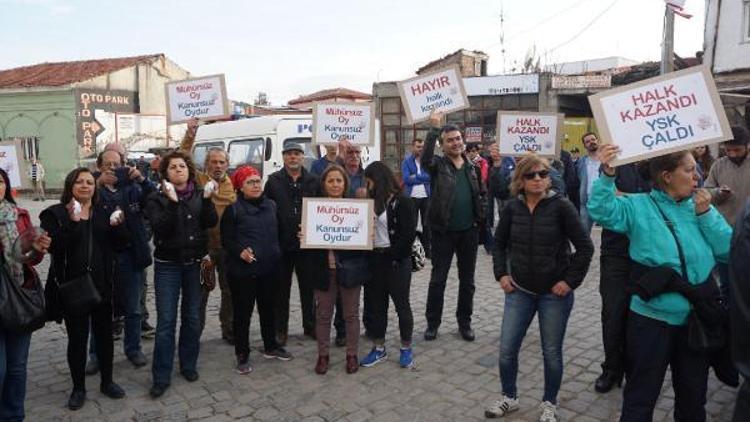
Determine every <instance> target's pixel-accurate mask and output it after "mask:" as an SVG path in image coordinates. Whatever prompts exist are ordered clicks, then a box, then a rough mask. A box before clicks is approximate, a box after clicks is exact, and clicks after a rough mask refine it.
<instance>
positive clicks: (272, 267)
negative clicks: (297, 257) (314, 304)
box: [221, 166, 292, 375]
mask: <svg viewBox="0 0 750 422" xmlns="http://www.w3.org/2000/svg"><path fill="white" fill-rule="evenodd" d="M232 184H234V187H235V189H236V190H237V202H235V203H233V204H232V205H230V206H229V207H227V209H226V211H224V214H223V215H222V217H221V244H222V246H223V247H224V250H225V251H226V253H227V254H226V257H227V261H226V264H227V279H228V281H229V288H230V290H231V292H232V306H233V309H234V322H233V325H234V327H233V333H234V351H235V354H236V355H237V367H236V371H237V373H238V374H240V375H245V374H249V373H250V372H251V371H252V370H253V367H252V366H251V364H250V359H249V355H250V345H249V331H250V316H251V315H252V313H253V307H254V306H255V303H256V302H257V303H258V314H260V331H261V336H262V337H263V356H264V357H265V358H267V359H279V360H284V361H287V360H290V359H292V355H291V354H290V353H289V352H287V351H286V350H284V349H283V348H282V347H281V346H280V345H279V343H278V342H277V341H276V327H275V326H274V322H275V321H274V301H275V297H276V292H277V289H278V276H279V273H278V272H279V266H280V264H281V248H280V247H279V229H278V223H277V219H276V203H274V202H273V201H272V200H270V199H268V198H266V197H265V195H263V185H262V184H263V179H262V178H261V177H260V173H258V170H256V169H255V168H253V167H250V166H242V167H240V168H238V169H237V170H235V172H234V174H232Z"/></svg>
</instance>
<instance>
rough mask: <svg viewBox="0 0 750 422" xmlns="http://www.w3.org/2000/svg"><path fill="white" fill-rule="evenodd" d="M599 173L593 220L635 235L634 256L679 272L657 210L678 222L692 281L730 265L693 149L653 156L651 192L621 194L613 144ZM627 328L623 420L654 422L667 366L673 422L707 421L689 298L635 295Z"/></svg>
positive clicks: (722, 228)
mask: <svg viewBox="0 0 750 422" xmlns="http://www.w3.org/2000/svg"><path fill="white" fill-rule="evenodd" d="M600 151H601V152H600V159H601V162H602V176H601V177H600V178H599V179H598V180H597V181H596V182H594V187H593V191H592V193H591V197H590V198H589V202H588V210H589V214H590V215H591V217H592V219H593V220H594V221H596V222H598V223H599V224H601V225H602V227H604V228H606V229H609V230H612V231H615V232H618V233H624V234H626V235H627V236H628V238H629V239H630V250H629V252H630V258H631V259H632V260H633V261H635V262H636V263H637V264H640V265H643V266H646V267H664V266H666V267H670V268H671V269H673V270H674V271H675V272H676V273H677V274H682V270H681V265H680V257H679V253H678V249H677V243H676V242H675V238H674V236H673V235H672V233H671V232H670V230H669V228H668V227H667V225H666V223H665V221H664V218H663V217H662V214H661V213H660V211H659V209H661V211H662V212H663V213H664V214H665V215H666V217H667V218H668V219H669V220H670V221H671V222H672V223H673V227H674V230H675V232H676V234H677V237H678V239H679V241H680V244H681V246H682V249H683V253H684V256H685V263H686V267H687V268H686V269H687V276H688V280H687V281H688V282H689V283H691V284H694V285H698V284H701V283H704V282H706V281H707V280H709V276H710V273H711V270H712V269H713V268H714V266H715V265H716V262H717V260H719V261H723V262H726V260H727V257H728V254H729V242H730V238H731V236H732V229H731V228H730V226H729V225H728V224H727V222H726V220H725V219H724V218H723V217H722V216H721V214H719V212H718V211H717V210H716V209H714V207H712V206H711V195H710V193H708V191H706V190H704V189H697V183H698V173H697V170H696V163H695V159H694V158H693V157H692V155H691V154H690V151H681V152H676V153H672V154H668V155H664V156H661V157H657V158H654V159H652V160H650V161H649V162H648V163H645V164H646V165H647V166H648V173H649V176H650V178H651V180H652V181H653V182H654V187H655V189H654V190H653V191H651V192H650V193H641V194H628V195H619V196H618V195H617V193H616V189H615V183H614V177H613V176H614V168H612V167H611V166H610V165H609V163H611V162H612V160H613V159H614V158H615V157H616V156H617V154H618V153H619V148H618V147H617V146H615V145H605V146H602V148H601V149H600ZM630 311H631V312H630V315H629V317H628V323H627V333H626V350H625V360H626V369H625V373H626V386H625V390H624V392H623V395H624V397H623V405H622V416H621V419H620V420H621V421H650V420H652V417H653V411H654V406H655V405H656V401H657V399H658V398H659V393H660V391H661V386H662V383H663V381H664V374H665V372H666V370H667V366H670V367H671V368H672V385H673V387H674V391H675V411H674V413H675V415H674V416H675V420H679V421H705V420H706V412H705V409H704V404H705V402H706V385H707V378H708V363H709V360H708V356H707V355H705V354H699V353H696V352H693V351H692V350H690V349H689V348H688V344H687V317H688V314H689V313H690V303H689V302H688V300H687V299H686V298H685V297H684V296H682V295H681V294H679V293H663V294H660V295H657V296H656V297H653V298H652V299H651V300H649V301H644V300H642V299H641V298H640V297H639V296H636V295H633V297H632V299H631V301H630Z"/></svg>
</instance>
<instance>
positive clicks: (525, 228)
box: [485, 155, 594, 422]
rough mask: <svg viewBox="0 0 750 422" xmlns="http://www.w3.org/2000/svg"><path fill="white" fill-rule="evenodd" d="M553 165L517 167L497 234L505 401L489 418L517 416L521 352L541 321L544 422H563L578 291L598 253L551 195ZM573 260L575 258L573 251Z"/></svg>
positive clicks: (540, 161) (573, 215) (571, 212)
mask: <svg viewBox="0 0 750 422" xmlns="http://www.w3.org/2000/svg"><path fill="white" fill-rule="evenodd" d="M550 188H551V182H550V165H549V162H548V161H547V160H546V159H544V158H539V157H537V156H536V155H530V156H527V157H525V158H523V159H522V160H521V161H520V162H519V163H518V166H517V167H516V170H515V173H514V174H513V179H512V182H511V194H512V196H514V197H515V199H511V200H510V201H509V202H508V204H507V205H506V206H505V208H503V211H502V213H501V215H500V221H499V223H498V226H497V230H496V232H495V250H494V251H493V264H494V272H495V278H496V279H497V280H498V281H499V282H500V287H501V288H502V289H503V291H504V292H505V307H504V310H503V322H502V328H501V333H500V381H501V387H502V397H501V398H500V400H497V401H495V402H494V403H493V404H492V405H491V406H490V407H489V408H488V409H487V410H486V412H485V414H486V416H487V417H499V416H503V415H505V414H507V413H510V412H512V411H514V410H518V408H519V406H518V395H517V393H516V378H517V376H518V352H519V350H520V348H521V343H522V342H523V338H524V336H525V335H526V330H527V329H528V327H529V324H530V323H531V320H532V319H533V318H534V315H535V314H538V318H539V330H540V331H541V337H542V350H543V355H544V397H543V398H542V404H541V405H540V410H541V416H540V418H539V420H540V421H543V422H554V421H556V420H557V419H556V418H557V416H556V413H557V412H556V410H557V393H558V391H559V389H560V384H561V382H562V374H563V359H562V345H563V340H564V338H565V329H566V327H567V323H568V317H569V316H570V312H571V310H572V309H573V289H575V288H576V287H578V286H579V285H580V284H581V282H582V281H583V278H584V277H585V276H586V272H587V271H588V267H589V264H590V262H591V257H592V255H593V254H594V245H593V244H592V242H591V239H590V238H589V236H588V235H587V234H586V231H585V230H584V228H583V225H582V224H581V221H580V219H579V217H578V213H577V212H576V209H575V207H574V206H573V204H572V203H571V202H570V201H568V200H567V199H565V198H563V197H562V196H561V195H559V194H558V193H557V192H555V191H554V190H551V189H550ZM571 242H572V243H573V246H574V247H575V253H571V251H570V243H571Z"/></svg>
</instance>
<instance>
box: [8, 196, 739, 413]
mask: <svg viewBox="0 0 750 422" xmlns="http://www.w3.org/2000/svg"><path fill="white" fill-rule="evenodd" d="M51 204H53V201H47V202H46V203H41V202H32V201H30V200H28V199H22V200H21V201H20V205H21V206H22V207H26V208H29V209H30V211H31V212H32V215H33V218H34V221H35V222H37V223H38V219H37V216H38V213H39V211H40V210H41V209H43V207H44V206H49V205H51ZM599 233H600V232H599V230H595V231H594V234H593V236H594V238H595V239H596V243H598V238H599ZM47 266H48V258H46V259H45V262H44V263H43V264H42V265H41V266H40V269H41V271H40V273H41V276H42V278H43V279H46V274H47ZM151 269H152V268H149V279H148V280H149V300H148V307H149V310H150V312H151V319H150V322H151V324H152V325H156V312H155V309H154V301H153V275H152V271H151ZM429 274H430V266H429V265H428V266H427V267H426V268H424V269H423V270H422V271H420V272H418V273H415V274H414V277H413V280H412V290H411V302H412V307H413V311H414V320H415V327H414V338H415V342H414V353H415V357H416V362H417V365H416V368H413V369H402V368H400V367H399V366H398V344H399V342H398V329H397V327H398V324H397V319H396V314H395V309H394V308H393V306H391V307H390V319H389V328H390V329H389V331H388V334H387V347H388V349H387V350H388V352H389V353H390V356H389V360H387V361H386V362H384V363H381V364H379V365H377V366H375V367H372V368H360V370H359V372H357V373H356V374H353V375H347V374H346V372H345V370H344V360H345V359H344V350H343V348H334V347H332V349H331V367H330V369H329V372H328V374H327V375H325V376H319V375H316V374H315V373H314V372H313V367H314V365H315V360H316V357H317V350H316V344H315V342H314V341H312V340H310V339H307V338H303V336H302V326H301V314H300V306H299V298H298V296H297V290H296V287H295V288H293V289H292V292H293V297H292V305H291V309H292V315H291V317H290V339H289V343H288V345H287V350H288V351H289V352H291V353H292V354H293V355H294V359H293V360H292V361H289V362H281V361H278V360H265V359H263V358H262V356H261V355H260V354H259V353H257V351H256V350H254V351H253V352H252V353H251V360H252V362H253V366H254V371H253V372H252V373H251V374H249V375H246V376H241V375H237V374H235V372H234V349H233V347H232V346H229V345H227V344H226V343H225V342H224V341H222V340H221V332H220V329H219V320H218V303H219V290H218V288H217V289H216V290H215V291H214V292H213V293H212V295H211V300H210V302H209V310H208V313H209V315H208V317H207V326H206V329H205V331H204V333H203V337H202V342H201V353H200V358H199V367H198V371H199V373H200V379H199V380H198V381H196V382H194V383H188V382H187V381H185V380H184V379H183V378H182V377H181V376H180V375H179V374H178V373H176V372H175V374H174V375H173V380H172V386H171V388H170V389H168V390H167V392H166V394H165V395H164V396H162V397H161V398H160V399H158V400H153V399H151V398H150V397H149V395H148V389H149V387H150V385H151V371H150V361H151V357H152V351H153V340H144V342H143V348H144V353H145V354H146V356H147V357H148V359H149V365H147V366H145V367H143V368H140V369H134V368H133V366H132V365H131V364H130V363H129V362H128V361H127V359H126V358H125V356H124V355H123V352H122V341H117V342H116V343H115V359H114V364H115V367H114V377H115V381H116V382H118V383H119V384H120V385H121V386H122V387H123V388H124V389H125V391H126V392H127V397H126V398H125V399H123V400H111V399H108V398H106V397H105V396H103V395H102V394H101V393H100V392H99V388H98V387H99V378H98V375H97V376H93V377H88V378H87V383H88V386H87V388H88V398H89V400H88V401H87V402H86V405H85V406H84V407H83V409H81V410H79V411H77V412H72V411H69V410H67V408H66V407H65V403H66V401H67V398H68V395H69V393H70V391H71V388H72V384H71V380H70V376H69V372H68V366H67V362H66V337H65V333H64V329H63V326H61V325H58V324H54V323H50V324H48V325H47V326H46V327H45V328H44V329H42V330H40V331H37V332H36V333H35V334H34V336H33V339H32V345H31V351H30V353H29V366H28V387H27V388H28V393H27V400H26V412H27V419H28V420H29V421H77V422H78V421H84V420H90V421H179V420H211V421H224V420H257V421H310V422H312V421H352V422H354V421H365V420H367V421H382V422H386V421H443V420H455V421H467V420H484V408H485V407H486V405H487V404H488V403H489V402H491V401H492V400H495V399H496V398H498V396H499V379H498V368H497V358H498V339H499V335H500V321H501V315H502V310H503V293H502V291H501V290H500V288H499V286H498V283H497V282H495V281H494V280H493V277H492V268H491V258H490V257H489V256H487V255H486V254H485V253H484V251H483V250H481V248H480V253H479V257H478V261H477V278H476V295H475V301H474V318H473V328H474V330H475V332H476V341H475V342H473V343H467V342H465V341H463V340H461V338H460V337H459V335H458V332H457V327H456V323H455V316H454V312H455V306H456V294H457V284H458V282H457V278H456V272H455V265H454V268H453V269H452V271H451V274H450V277H449V280H448V287H447V289H446V300H445V304H446V305H445V313H444V317H443V324H442V326H441V328H440V335H439V337H438V339H437V340H436V341H434V342H425V341H424V340H423V338H422V334H423V332H424V329H425V318H424V310H425V300H426V296H427V284H428V281H429ZM598 284H599V266H598V253H597V255H595V257H594V261H593V263H592V266H591V269H590V271H589V273H588V276H587V277H586V281H585V282H584V284H583V285H582V286H581V287H580V288H579V289H578V290H576V291H575V295H576V296H575V305H574V308H573V313H572V315H571V318H570V322H569V325H568V332H567V338H566V340H565V352H564V358H565V372H564V378H563V384H562V388H561V391H560V395H559V404H560V405H559V415H560V418H561V420H563V421H575V422H594V421H614V420H617V417H618V414H619V406H620V402H621V393H622V390H621V389H615V390H613V391H612V392H610V393H608V394H598V393H596V392H595V391H594V388H593V382H594V380H595V378H596V377H597V376H598V375H599V372H600V366H599V365H600V363H601V361H602V359H603V351H602V346H601V327H600V321H599V319H600V309H601V303H600V298H599V293H598ZM250 342H251V346H259V345H260V344H261V340H260V332H259V324H258V317H257V311H256V314H255V315H253V318H252V322H251V339H250ZM369 347H370V345H369V342H367V341H365V339H364V338H362V341H361V342H360V356H362V355H363V353H366V352H367V351H368V349H369ZM175 368H177V365H175ZM519 371H520V374H519V381H518V382H519V395H520V400H521V410H520V411H518V412H516V413H513V414H511V415H510V416H509V417H507V418H506V419H505V420H507V421H536V420H537V417H538V409H537V407H538V405H539V402H540V399H541V397H542V391H543V364H542V352H541V347H540V338H539V330H538V326H537V323H536V321H535V322H534V323H532V325H531V327H530V329H529V332H528V335H527V336H526V339H525V341H524V344H523V348H522V350H521V355H520V358H519ZM708 391H709V393H708V403H707V405H706V408H707V411H708V413H709V420H712V421H728V420H729V419H730V418H731V413H732V410H733V408H734V401H735V396H736V391H735V390H733V389H730V388H728V387H726V386H723V385H721V384H720V383H719V382H718V381H717V380H716V378H715V377H714V375H713V374H712V375H710V378H709V390H708ZM673 397H674V394H673V392H672V389H671V387H670V381H667V382H665V386H664V390H663V394H662V397H661V399H660V401H659V403H658V405H657V408H656V413H655V418H654V420H655V421H671V420H672V408H673Z"/></svg>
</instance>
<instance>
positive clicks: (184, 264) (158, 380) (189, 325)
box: [146, 151, 219, 398]
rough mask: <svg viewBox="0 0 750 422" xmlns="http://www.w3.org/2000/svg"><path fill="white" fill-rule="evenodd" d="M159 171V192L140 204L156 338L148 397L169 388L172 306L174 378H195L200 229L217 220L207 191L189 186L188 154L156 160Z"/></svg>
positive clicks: (202, 250) (203, 242)
mask: <svg viewBox="0 0 750 422" xmlns="http://www.w3.org/2000/svg"><path fill="white" fill-rule="evenodd" d="M159 171H160V173H161V178H162V188H161V191H159V192H154V193H152V194H151V196H149V199H148V203H147V205H146V214H147V215H148V220H149V222H150V223H151V227H152V228H153V230H154V293H155V298H156V338H155V341H154V358H153V364H152V367H151V373H152V376H153V385H152V386H151V390H150V391H149V394H150V395H151V397H153V398H157V397H160V396H161V395H162V394H164V391H165V390H166V389H167V388H168V387H169V385H170V384H171V379H172V367H173V364H174V352H175V330H176V326H177V309H178V304H180V342H179V352H178V354H179V357H180V374H181V375H182V376H183V377H184V378H185V379H186V380H187V381H188V382H193V381H196V380H197V379H198V370H197V365H198V353H199V350H200V336H201V331H200V330H201V327H200V304H201V298H202V297H203V292H202V287H201V282H200V268H201V260H202V259H203V258H204V257H206V256H207V255H208V249H207V246H208V234H207V233H206V230H207V229H208V228H210V227H213V226H215V225H216V224H217V223H218V220H219V218H218V216H217V215H216V208H215V207H214V203H213V202H212V201H211V194H210V192H207V191H204V190H203V189H201V188H200V187H199V186H198V185H197V184H196V183H195V166H194V165H193V161H192V159H191V158H190V156H189V155H188V154H185V153H183V152H181V151H173V152H170V153H169V154H167V155H166V156H164V157H163V158H162V160H161V163H160V164H159ZM180 295H182V299H181V301H180Z"/></svg>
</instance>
